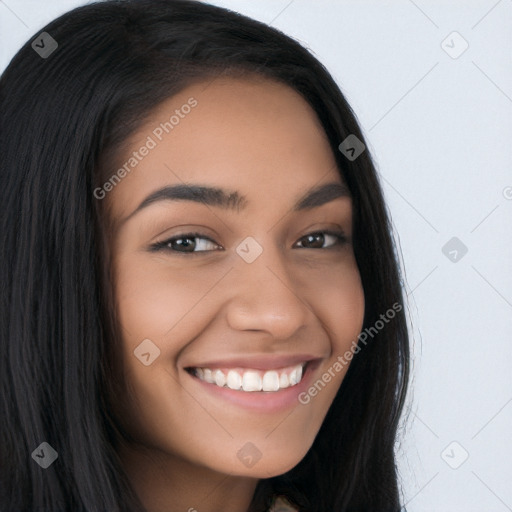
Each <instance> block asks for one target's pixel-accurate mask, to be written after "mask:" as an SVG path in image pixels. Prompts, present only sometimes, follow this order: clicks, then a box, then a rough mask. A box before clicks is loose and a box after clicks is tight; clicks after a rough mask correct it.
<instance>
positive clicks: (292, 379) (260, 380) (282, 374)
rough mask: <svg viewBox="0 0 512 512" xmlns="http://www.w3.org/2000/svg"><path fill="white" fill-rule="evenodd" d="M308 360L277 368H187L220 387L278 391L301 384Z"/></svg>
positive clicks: (188, 370) (199, 377)
mask: <svg viewBox="0 0 512 512" xmlns="http://www.w3.org/2000/svg"><path fill="white" fill-rule="evenodd" d="M307 365H308V362H302V363H298V364H295V365H293V366H287V367H285V368H280V369H275V370H267V371H263V370H256V369H251V368H222V369H220V368H215V369H211V368H199V367H191V368H185V370H186V371H187V372H188V373H190V374H191V375H193V376H194V377H196V378H198V379H199V380H202V381H203V382H207V383H209V384H213V385H215V386H218V387H220V388H228V389H232V390H234V391H242V392H249V393H253V392H257V391H265V392H276V391H279V390H282V389H286V388H290V387H293V386H296V385H297V384H299V383H300V382H301V380H302V376H303V375H304V372H305V368H306V366H307Z"/></svg>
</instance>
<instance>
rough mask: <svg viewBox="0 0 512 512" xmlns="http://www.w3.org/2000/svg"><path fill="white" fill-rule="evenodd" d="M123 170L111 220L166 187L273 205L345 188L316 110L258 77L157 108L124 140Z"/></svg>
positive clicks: (221, 82)
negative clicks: (317, 190)
mask: <svg viewBox="0 0 512 512" xmlns="http://www.w3.org/2000/svg"><path fill="white" fill-rule="evenodd" d="M144 147H148V148H150V149H148V150H146V151H144V153H145V155H144V156H141V155H140V153H141V152H142V148H144ZM139 150H141V151H139ZM134 152H135V153H137V152H138V153H139V154H138V155H136V156H134ZM130 159H131V161H132V163H135V160H136V165H135V166H133V168H131V166H130V165H126V163H127V162H128V161H129V160H130ZM123 165H125V168H126V169H127V170H128V169H129V171H128V172H126V173H123V174H124V175H125V176H124V177H123V179H122V182H120V183H119V184H117V185H116V186H115V187H114V190H113V191H112V192H110V193H109V201H111V202H112V206H113V211H115V212H116V214H117V215H116V216H123V215H125V214H128V213H129V212H130V211H132V210H133V209H134V208H136V207H137V206H138V205H139V204H140V203H141V202H142V201H143V200H144V198H145V197H147V196H148V195H149V194H151V193H152V192H154V191H155V190H157V189H159V188H161V187H164V186H167V185H175V184H189V183H190V184H194V183H200V184H210V185H212V186H218V187H222V188H229V189H237V190H240V191H241V193H243V194H244V196H246V197H248V198H249V200H250V198H251V197H252V196H255V197H259V198H260V200H264V201H266V202H267V204H269V205H270V204H271V203H272V201H279V202H287V201H288V202H290V203H291V202H295V200H296V198H297V196H298V195H300V192H301V191H304V190H306V189H309V188H311V187H313V186H315V185H318V184H320V183H323V182H327V181H329V182H332V181H337V182H340V183H341V182H342V180H341V177H340V174H339V172H338V170H337V166H336V162H335V159H334V155H333V153H332V150H331V147H330V145H329V143H328V140H327V138H326V135H325V132H324V130H323V128H322V126H321V124H320V122H319V120H318V117H317V115H316V113H315V112H314V110H313V109H312V108H311V107H310V105H309V104H308V103H307V102H306V101H305V100H304V99H303V98H302V96H300V94H299V93H297V92H296V91H294V90H293V89H291V88H290V87H288V86H286V85H284V84H281V83H278V82H274V81H271V80H268V79H263V78H254V79H252V78H251V79H248V78H228V77H219V78H215V79H213V81H212V79H210V81H209V82H199V83H196V84H193V85H191V86H189V87H187V88H185V89H184V90H182V91H181V92H180V93H179V94H176V95H175V96H173V97H171V98H169V99H167V100H166V101H164V102H162V103H161V104H160V105H159V106H158V107H157V108H155V109H154V110H153V111H152V112H151V113H150V115H149V116H148V117H147V118H146V120H145V122H144V124H143V125H142V126H141V128H140V129H139V130H138V131H137V132H136V133H135V134H134V135H133V136H132V137H131V138H130V140H129V141H128V144H127V149H126V151H124V153H123V155H122V156H121V158H120V159H119V161H118V162H117V166H118V167H121V166H123ZM116 169H117V167H116ZM116 169H113V170H112V172H113V173H115V171H116ZM250 203H251V204H253V203H254V201H250ZM254 204H255V206H257V207H258V208H261V206H262V203H261V201H260V202H259V203H257V202H256V203H254Z"/></svg>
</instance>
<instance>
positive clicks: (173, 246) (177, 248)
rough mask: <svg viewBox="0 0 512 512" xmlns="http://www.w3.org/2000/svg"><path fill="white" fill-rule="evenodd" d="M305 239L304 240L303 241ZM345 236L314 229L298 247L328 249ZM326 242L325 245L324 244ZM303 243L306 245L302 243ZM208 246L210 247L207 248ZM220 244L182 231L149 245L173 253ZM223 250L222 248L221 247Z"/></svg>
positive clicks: (155, 249)
mask: <svg viewBox="0 0 512 512" xmlns="http://www.w3.org/2000/svg"><path fill="white" fill-rule="evenodd" d="M304 241H305V242H304ZM347 241H348V240H347V237H346V236H345V234H344V233H343V232H341V231H339V232H338V231H316V232H314V233H309V234H307V235H304V236H303V237H301V238H300V239H299V242H298V243H300V244H302V245H300V246H299V247H300V248H303V249H330V248H334V247H336V246H341V245H344V244H345V243H347ZM326 242H327V244H328V245H327V246H325V245H324V244H325V243H326ZM304 243H305V244H306V245H304ZM208 246H210V247H211V248H208ZM219 247H220V245H219V244H217V243H215V242H214V241H213V240H211V239H210V238H208V237H207V236H204V235H202V234H201V233H184V234H182V235H177V236H174V237H172V238H169V239H167V240H163V241H162V242H156V243H155V244H153V245H151V247H150V251H151V252H156V251H161V250H163V251H170V252H173V253H175V254H180V255H184V254H194V253H198V252H211V251H214V250H216V249H217V248H219ZM222 250H224V249H222Z"/></svg>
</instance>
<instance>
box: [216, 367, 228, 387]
mask: <svg viewBox="0 0 512 512" xmlns="http://www.w3.org/2000/svg"><path fill="white" fill-rule="evenodd" d="M214 376H215V384H217V386H220V387H222V386H224V384H226V377H225V376H224V374H223V373H222V372H221V371H220V370H216V371H215V373H214Z"/></svg>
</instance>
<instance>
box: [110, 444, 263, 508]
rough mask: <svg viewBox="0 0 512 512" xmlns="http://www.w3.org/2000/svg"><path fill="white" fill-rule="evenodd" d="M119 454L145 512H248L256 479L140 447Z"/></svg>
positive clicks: (125, 447) (125, 448) (119, 450)
mask: <svg viewBox="0 0 512 512" xmlns="http://www.w3.org/2000/svg"><path fill="white" fill-rule="evenodd" d="M118 452H119V456H120V458H121V461H122V464H123V467H124V469H125V471H126V473H127V475H128V478H129V480H130V483H131V485H132V486H133V488H134V490H135V492H136V493H137V495H138V497H139V499H140V501H141V502H142V504H143V505H144V507H145V508H146V510H147V512H241V511H247V512H249V510H250V508H249V507H250V504H251V501H252V497H253V495H254V491H255V489H256V486H257V484H258V479H255V478H250V477H239V476H231V475H226V474H223V473H219V472H217V471H214V470H212V469H209V468H207V467H204V466H199V465H195V464H193V463H191V462H190V461H186V460H184V459H182V458H179V457H176V456H172V455H169V454H167V453H163V452H162V451H159V450H156V449H150V448H147V447H141V446H140V445H130V446H126V445H122V446H119V447H118Z"/></svg>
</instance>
